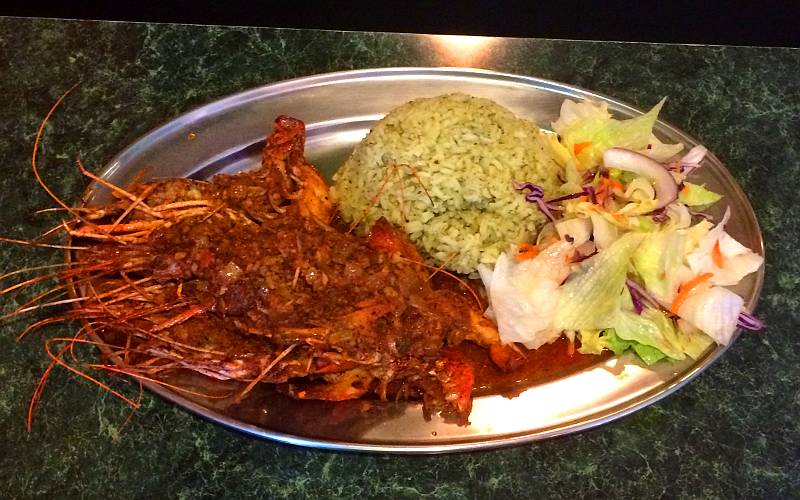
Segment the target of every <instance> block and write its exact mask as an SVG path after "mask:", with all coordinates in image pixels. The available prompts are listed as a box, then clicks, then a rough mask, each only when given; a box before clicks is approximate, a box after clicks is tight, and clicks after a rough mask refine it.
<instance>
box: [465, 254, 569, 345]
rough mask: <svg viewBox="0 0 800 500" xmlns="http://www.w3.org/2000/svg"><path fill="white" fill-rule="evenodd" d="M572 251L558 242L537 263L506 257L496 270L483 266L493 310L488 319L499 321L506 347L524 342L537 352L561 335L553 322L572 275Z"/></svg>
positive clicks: (498, 324) (485, 282)
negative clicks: (563, 284) (562, 290)
mask: <svg viewBox="0 0 800 500" xmlns="http://www.w3.org/2000/svg"><path fill="white" fill-rule="evenodd" d="M572 248H573V246H572V245H571V244H570V243H567V242H558V243H554V244H552V245H550V246H548V247H546V248H545V249H544V250H542V252H541V253H540V254H539V255H537V256H536V257H534V258H533V259H529V260H525V261H522V262H517V261H516V259H515V258H514V257H513V255H511V254H508V253H503V254H502V255H500V257H499V258H498V259H497V262H496V263H495V265H494V269H490V268H489V267H487V266H484V265H481V266H479V268H478V271H479V273H480V276H481V279H482V280H483V283H484V286H485V287H486V291H487V294H488V296H489V304H490V307H491V309H490V310H488V311H487V315H491V316H493V319H494V320H495V321H496V323H497V329H498V331H499V333H500V339H501V340H502V341H503V343H510V342H520V343H522V344H524V345H525V347H527V348H528V349H536V348H538V347H540V346H541V345H543V344H546V343H547V342H550V341H552V340H555V339H556V338H558V337H559V336H560V335H561V330H560V329H555V328H554V327H553V325H552V318H553V314H554V312H555V309H556V305H557V304H558V298H559V295H560V290H559V285H560V284H561V282H562V281H563V280H564V279H565V278H566V277H567V275H568V274H569V271H570V265H569V263H567V261H566V257H567V255H568V254H569V253H570V252H571V251H572Z"/></svg>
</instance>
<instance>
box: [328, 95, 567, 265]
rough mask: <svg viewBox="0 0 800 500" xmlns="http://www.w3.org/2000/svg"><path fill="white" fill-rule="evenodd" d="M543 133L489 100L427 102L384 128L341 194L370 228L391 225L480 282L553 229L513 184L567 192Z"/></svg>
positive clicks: (402, 111)
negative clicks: (483, 269)
mask: <svg viewBox="0 0 800 500" xmlns="http://www.w3.org/2000/svg"><path fill="white" fill-rule="evenodd" d="M538 132H539V129H538V128H537V127H536V125H535V124H534V123H532V122H531V121H528V120H524V119H522V118H518V117H516V116H515V115H514V114H513V113H511V111H509V110H507V109H506V108H504V107H502V106H500V105H499V104H497V103H495V102H493V101H490V100H488V99H481V98H477V97H471V96H468V95H464V94H450V95H444V96H439V97H433V98H426V99H417V100H414V101H411V102H409V103H406V104H404V105H402V106H400V107H398V108H396V109H395V110H393V111H392V112H390V113H389V114H388V115H386V117H384V118H383V119H382V120H381V121H379V122H378V123H376V124H375V126H374V127H373V128H372V130H371V131H370V133H369V134H368V135H367V137H366V138H365V139H364V140H363V141H361V143H360V144H359V145H358V146H357V147H356V149H355V151H353V153H352V155H351V156H350V158H348V160H347V161H346V162H345V163H344V165H342V167H341V168H340V169H339V171H338V172H337V173H336V175H334V177H333V179H334V185H333V194H334V196H335V198H336V199H337V201H338V203H339V209H340V211H341V213H342V215H343V217H344V218H345V219H346V220H347V221H359V227H360V228H362V230H363V229H365V228H368V227H369V226H370V225H371V224H372V223H373V222H374V221H375V220H377V219H378V218H379V217H385V218H386V219H387V220H389V222H391V223H393V224H395V225H397V226H399V227H402V228H404V229H405V230H406V232H407V233H408V235H409V236H410V238H411V240H412V241H413V242H414V243H415V244H416V245H417V246H418V247H419V248H420V249H422V251H423V253H425V254H426V256H427V257H428V258H430V259H431V260H432V261H433V262H434V263H435V264H443V263H446V266H447V267H448V268H449V269H452V270H455V271H457V272H460V273H465V274H471V273H474V272H475V270H476V268H477V266H478V264H493V263H494V262H495V261H496V260H497V258H498V256H499V255H500V254H501V253H502V252H504V251H506V250H507V249H508V248H509V245H510V244H512V243H519V242H523V241H528V242H530V241H534V240H535V236H536V232H537V230H538V229H539V228H540V227H541V226H542V225H543V224H544V223H545V222H546V219H545V218H544V216H543V215H542V214H541V213H540V212H539V210H538V209H537V208H536V206H535V205H532V204H529V203H527V202H526V201H525V198H524V196H523V195H522V194H520V193H519V192H518V191H516V190H515V189H514V186H513V183H514V181H529V182H533V183H535V184H539V185H540V186H542V187H543V188H544V190H545V193H547V194H548V195H552V194H553V193H556V191H557V190H558V186H559V185H560V183H559V181H558V178H557V171H558V167H557V165H556V164H555V163H554V162H553V160H552V159H550V157H549V156H548V155H547V154H546V153H545V151H544V150H543V148H542V146H541V145H540V143H539V142H538V141H537V139H536V137H537V135H538ZM426 191H427V192H426ZM365 214H366V215H365Z"/></svg>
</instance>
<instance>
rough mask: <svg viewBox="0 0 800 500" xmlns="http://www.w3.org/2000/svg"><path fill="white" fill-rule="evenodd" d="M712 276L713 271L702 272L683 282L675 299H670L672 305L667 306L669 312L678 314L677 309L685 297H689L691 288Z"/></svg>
mask: <svg viewBox="0 0 800 500" xmlns="http://www.w3.org/2000/svg"><path fill="white" fill-rule="evenodd" d="M712 276H714V273H703V274H700V275H698V276H695V277H694V278H692V279H690V280H689V281H687V282H686V283H683V284H682V285H681V286H680V288H678V295H676V296H675V300H673V301H672V307H670V308H669V312H671V313H672V314H678V310H679V309H680V308H681V306H682V305H683V303H684V301H685V300H686V298H687V297H689V294H690V293H691V292H692V290H694V289H695V288H696V287H697V285H699V284H700V283H702V282H704V281H707V280H708V279H710V278H711V277H712Z"/></svg>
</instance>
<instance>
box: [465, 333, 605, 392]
mask: <svg viewBox="0 0 800 500" xmlns="http://www.w3.org/2000/svg"><path fill="white" fill-rule="evenodd" d="M575 347H576V349H577V346H575ZM458 349H459V350H460V351H461V352H463V353H464V355H465V356H466V357H467V359H469V360H470V362H471V363H472V365H473V369H474V370H475V385H474V388H473V395H474V396H485V395H489V394H503V395H506V396H509V397H513V396H516V395H518V394H519V393H520V392H522V391H524V390H525V389H527V388H528V387H531V386H533V385H537V384H542V383H545V382H550V381H552V380H556V379H558V378H561V377H564V376H566V375H569V374H570V373H575V372H577V371H580V370H582V369H584V368H587V367H589V366H592V365H594V364H596V363H598V362H600V361H602V360H604V359H606V358H608V357H609V356H610V354H603V355H600V356H597V355H594V354H581V353H579V352H578V351H577V350H571V349H570V342H569V340H567V339H566V338H564V337H561V338H560V339H558V340H556V341H555V342H553V343H551V344H545V345H543V346H541V347H539V348H538V349H536V350H527V349H524V348H522V351H523V353H524V355H525V363H524V364H523V365H522V366H521V367H519V368H517V369H516V370H513V371H510V372H507V373H504V372H503V371H501V370H500V369H499V368H497V366H496V365H495V364H494V363H492V361H491V360H490V359H489V354H488V352H487V351H486V349H483V348H481V347H478V346H476V345H474V344H471V343H469V342H465V343H463V344H462V345H460V346H459V347H458Z"/></svg>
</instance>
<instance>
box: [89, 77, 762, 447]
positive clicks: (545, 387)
mask: <svg viewBox="0 0 800 500" xmlns="http://www.w3.org/2000/svg"><path fill="white" fill-rule="evenodd" d="M449 92H465V93H468V94H472V95H475V96H480V97H487V98H490V99H493V100H495V101H497V102H498V103H500V104H502V105H504V106H506V107H508V108H509V109H511V110H512V111H514V112H515V113H517V114H518V115H520V116H523V117H529V118H533V119H535V121H536V122H537V123H538V124H539V125H540V126H543V127H549V124H550V122H551V121H553V120H555V119H556V117H557V116H558V112H559V109H560V106H561V102H562V101H563V100H564V99H565V98H571V99H576V100H580V99H584V98H587V97H590V98H592V99H595V100H598V101H606V102H607V103H608V104H609V109H610V110H611V111H612V112H613V113H614V114H615V115H618V116H620V117H628V116H635V115H638V114H640V113H641V112H640V111H639V110H637V109H635V108H633V107H631V106H628V105H626V104H624V103H621V102H618V101H615V100H613V99H611V98H608V97H605V96H602V95H599V94H595V93H593V92H589V91H586V90H582V89H579V88H576V87H572V86H569V85H564V84H560V83H556V82H551V81H547V80H541V79H537V78H530V77H525V76H517V75H510V74H502V73H495V72H490V71H482V70H473V69H450V68H448V69H433V68H387V69H373V70H362V71H347V72H340V73H330V74H324V75H317V76H311V77H307V78H299V79H295V80H289V81H284V82H279V83H275V84H270V85H266V86H263V87H260V88H256V89H253V90H249V91H246V92H242V93H240V94H236V95H233V96H230V97H227V98H224V99H221V100H219V101H216V102H213V103H210V104H207V105H205V106H202V107H200V108H198V109H195V110H193V111H190V112H188V113H186V114H185V115H182V116H180V117H179V118H177V119H175V120H172V121H171V122H169V123H167V124H165V125H163V126H161V127H159V128H157V129H155V130H153V131H152V132H150V133H149V134H147V135H145V136H144V137H142V138H141V139H139V140H138V141H137V142H135V143H134V144H132V145H131V146H129V147H128V148H127V149H125V150H124V151H122V152H121V153H119V154H118V155H117V156H116V157H115V158H114V159H113V160H112V161H111V162H110V163H109V164H108V166H107V167H106V168H105V170H104V171H103V173H102V176H103V177H104V178H106V179H108V180H110V181H111V182H114V183H116V184H121V185H124V184H126V182H128V181H130V180H131V179H132V178H133V176H134V175H135V174H136V173H137V172H138V171H139V170H140V169H141V168H142V167H145V166H150V167H152V171H151V177H194V178H207V177H210V176H212V175H214V174H216V173H220V172H234V171H239V170H242V169H247V168H252V167H254V166H256V165H258V164H259V161H260V152H261V147H262V146H263V143H264V137H265V135H266V134H267V133H268V132H269V131H270V128H271V123H272V120H273V119H274V118H275V116H277V115H279V114H287V115H290V116H293V117H296V118H299V119H302V120H303V121H304V122H305V123H306V126H307V129H308V141H307V157H308V159H309V160H310V161H311V162H312V163H314V164H315V165H317V167H318V168H319V169H320V170H321V171H322V172H323V173H324V174H325V175H326V176H327V177H328V178H329V179H330V176H331V175H332V173H333V172H334V171H335V170H336V168H337V167H338V166H339V165H340V164H341V163H342V161H343V160H344V159H345V158H346V157H347V155H348V154H349V152H350V151H351V150H352V148H353V147H354V145H355V144H356V143H357V142H358V141H359V140H361V138H363V137H364V136H365V135H366V133H367V132H368V130H369V128H370V126H371V125H372V124H373V123H374V122H375V121H376V120H378V119H380V118H381V117H382V116H383V115H384V114H385V113H386V112H387V111H389V110H390V109H392V108H393V107H395V106H397V105H399V104H402V103H404V102H406V101H408V100H411V99H413V98H417V97H426V96H434V95H439V94H443V93H449ZM659 97H660V96H653V104H654V103H655V101H656V100H657V99H658V98H659ZM655 132H656V134H657V135H658V136H659V137H660V138H661V139H662V140H667V141H670V142H678V141H679V142H682V143H684V144H685V145H686V146H687V147H691V146H693V145H695V144H697V141H696V140H695V139H693V138H691V137H689V136H688V135H686V134H684V133H683V132H681V131H680V130H678V129H677V128H675V127H672V126H670V125H668V124H666V123H664V122H658V123H657V125H656V128H655ZM697 178H698V179H699V181H700V182H705V183H706V184H707V185H708V186H709V187H711V188H712V189H714V190H715V191H717V192H720V193H722V194H724V196H725V197H724V199H723V201H722V202H720V203H718V206H717V207H716V209H717V213H716V214H715V215H718V216H719V215H720V214H721V212H722V211H723V210H724V207H725V206H726V205H729V206H730V208H731V211H732V219H731V220H732V223H731V224H730V225H729V228H728V230H729V231H730V232H731V234H732V235H733V236H734V237H735V238H737V239H738V240H739V241H741V242H742V243H743V244H745V245H746V246H748V247H750V248H752V249H754V250H755V251H756V252H759V253H761V254H762V255H763V242H762V239H761V233H760V231H759V228H758V222H757V221H756V218H755V214H754V213H753V210H752V207H751V206H750V204H749V202H748V201H747V197H746V196H745V195H744V193H743V192H742V190H741V188H740V187H739V186H738V185H737V183H736V181H735V180H734V178H733V177H732V176H731V174H730V173H729V172H728V171H727V170H726V168H725V167H724V166H723V165H722V163H721V162H720V161H719V160H718V159H717V158H716V157H715V156H713V155H709V157H708V158H707V160H706V161H705V166H704V168H702V169H700V170H699V172H698V176H697ZM88 194H89V203H98V202H102V201H103V200H104V199H107V197H108V192H107V190H106V189H105V188H103V187H102V186H97V185H94V186H91V187H90V189H89V192H88ZM762 281H763V268H762V270H761V271H759V272H758V273H756V274H754V275H752V276H750V277H749V278H748V279H745V280H744V281H743V282H742V283H740V284H739V286H738V287H737V289H736V291H737V292H738V293H740V294H741V295H742V296H743V297H744V298H745V304H746V305H747V306H748V307H749V308H750V309H752V308H753V307H754V306H755V303H756V300H757V298H758V294H759V292H760V289H761V284H762ZM725 349H726V348H725V347H716V348H714V349H709V351H708V352H706V353H705V355H704V356H702V357H701V358H700V359H698V360H696V361H691V360H687V361H685V362H680V363H660V364H657V365H655V366H653V367H649V368H647V367H643V366H641V365H639V364H637V363H636V362H635V361H634V360H633V359H632V358H627V357H623V358H612V359H610V360H604V361H598V363H597V364H596V365H594V366H592V367H589V368H586V369H583V370H580V371H577V372H574V373H571V374H569V375H566V376H564V377H562V378H559V379H557V380H555V381H551V382H548V383H543V384H540V385H536V386H533V387H529V388H528V389H527V390H525V391H524V392H522V393H521V394H520V395H519V396H518V397H515V398H511V399H509V398H506V397H503V396H500V395H496V396H484V397H478V398H476V400H475V404H474V409H473V411H472V414H471V416H470V422H471V424H470V425H469V426H466V427H459V426H457V425H453V424H450V423H447V422H444V421H443V420H442V419H440V418H438V417H434V418H433V419H432V420H430V421H426V420H425V419H424V418H423V416H422V411H421V409H420V407H419V406H418V405H415V404H394V405H386V407H383V408H380V409H376V408H375V407H374V406H372V405H369V404H366V406H364V405H365V403H360V402H350V403H335V404H330V403H329V404H322V403H321V404H316V403H307V402H303V403H296V402H288V401H283V400H281V398H280V396H278V395H275V394H272V393H270V392H269V391H267V392H263V393H262V394H261V395H257V396H255V397H254V398H251V400H250V403H249V407H247V408H244V409H243V408H240V407H236V408H231V407H228V406H226V405H225V404H224V403H220V402H219V401H216V400H189V399H187V398H185V397H183V396H181V395H179V394H177V393H175V392H173V391H170V390H168V389H165V388H163V387H160V386H157V385H154V384H148V388H149V389H150V390H151V391H153V392H155V393H157V394H159V395H161V396H162V397H164V398H165V399H167V400H169V401H172V402H174V403H175V404H177V405H179V406H182V407H184V408H186V409H188V410H190V411H193V412H195V413H197V414H199V415H201V416H203V417H205V418H207V419H209V420H212V421H215V422H218V423H221V424H223V425H227V426H229V427H232V428H234V429H238V430H240V431H243V432H246V433H250V434H253V435H256V436H261V437H265V438H269V439H274V440H277V441H282V442H286V443H292V444H297V445H304V446H312V447H318V448H334V449H343V450H362V451H380V452H391V453H441V452H452V451H459V450H475V449H480V448H491V447H497V446H505V445H512V444H517V443H524V442H528V441H533V440H538V439H544V438H548V437H552V436H558V435H562V434H568V433H572V432H576V431H580V430H583V429H587V428H589V427H593V426H596V425H600V424H603V423H606V422H610V421H612V420H615V419H618V418H620V417H622V416H624V415H626V414H629V413H631V412H633V411H636V410H638V409H641V408H644V407H645V406H647V405H649V404H652V403H654V402H656V401H658V400H659V399H661V398H663V397H665V396H667V395H669V394H671V393H673V392H674V391H676V390H677V389H679V388H680V387H682V386H683V385H684V384H686V383H687V382H689V381H690V380H692V379H693V378H694V377H696V376H697V375H699V374H700V373H701V372H702V371H703V370H705V369H706V368H708V367H709V366H710V365H711V364H712V363H713V362H714V360H715V359H717V358H718V357H719V356H720V355H722V353H723V352H724V351H725ZM192 383H196V384H199V385H203V384H204V383H205V382H204V381H202V380H199V379H198V380H194V381H192ZM343 405H344V406H343Z"/></svg>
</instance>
